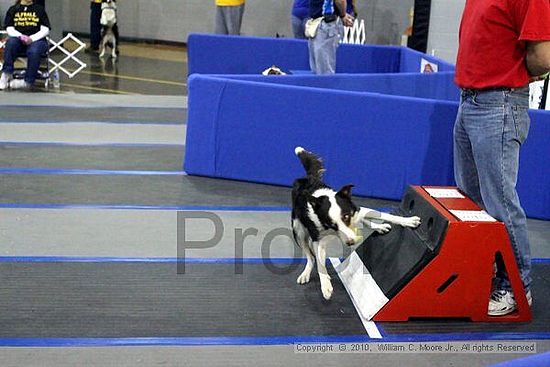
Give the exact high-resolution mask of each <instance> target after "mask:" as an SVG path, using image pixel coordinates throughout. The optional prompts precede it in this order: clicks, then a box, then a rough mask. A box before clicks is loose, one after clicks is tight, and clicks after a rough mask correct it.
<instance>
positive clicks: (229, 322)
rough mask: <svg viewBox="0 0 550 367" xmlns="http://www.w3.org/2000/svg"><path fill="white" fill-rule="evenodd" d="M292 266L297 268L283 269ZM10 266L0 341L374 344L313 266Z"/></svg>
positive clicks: (1, 267) (0, 271) (5, 273)
mask: <svg viewBox="0 0 550 367" xmlns="http://www.w3.org/2000/svg"><path fill="white" fill-rule="evenodd" d="M275 265H276V266H278V267H282V266H285V267H289V266H291V265H292V264H290V263H289V264H286V265H283V264H275ZM234 266H235V265H234V264H186V268H185V274H177V271H176V269H177V266H176V264H175V263H71V262H58V263H25V262H20V263H9V262H8V263H6V262H4V263H1V264H0V278H1V279H2V282H0V294H1V295H2V296H1V297H0V325H2V327H1V328H0V337H2V338H132V337H153V338H154V337H230V336H233V337H272V336H333V335H334V336H342V335H366V332H365V330H364V328H363V326H362V323H361V321H360V319H359V318H358V316H357V313H356V311H355V309H354V307H353V304H352V303H351V300H350V299H349V298H348V296H347V293H346V291H345V289H344V288H343V286H342V284H341V283H340V282H339V281H338V280H337V279H338V277H337V276H335V277H333V279H335V280H334V281H333V285H334V292H335V293H334V296H333V299H332V300H331V301H330V302H326V301H324V299H323V297H322V294H321V292H320V289H319V281H318V277H317V276H313V279H312V281H311V282H310V283H309V284H307V285H303V286H302V285H298V284H296V277H297V275H298V274H299V271H301V268H302V267H303V264H302V263H298V264H294V265H293V267H294V268H293V269H292V270H291V272H290V273H287V274H284V275H278V274H275V273H273V272H271V271H270V270H269V269H268V268H267V267H266V266H264V265H263V264H261V263H259V264H244V265H243V269H242V274H235V267H234Z"/></svg>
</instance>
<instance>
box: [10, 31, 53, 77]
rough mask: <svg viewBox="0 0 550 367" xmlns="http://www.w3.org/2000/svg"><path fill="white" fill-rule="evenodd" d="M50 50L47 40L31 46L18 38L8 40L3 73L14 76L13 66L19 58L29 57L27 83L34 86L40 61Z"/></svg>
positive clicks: (26, 74)
mask: <svg viewBox="0 0 550 367" xmlns="http://www.w3.org/2000/svg"><path fill="white" fill-rule="evenodd" d="M47 50H48V41H46V39H45V38H42V39H41V40H38V41H35V42H33V43H31V44H30V45H28V46H27V45H25V44H24V43H23V42H21V40H20V39H19V38H17V37H10V38H8V42H6V46H5V49H4V66H3V67H2V72H4V73H6V74H13V64H14V63H15V60H16V59H17V57H18V56H21V55H26V56H27V72H26V73H25V81H26V82H27V83H29V84H30V85H33V84H34V81H35V80H36V75H37V74H38V68H39V67H40V59H41V58H42V55H44V54H45V53H46V51H47Z"/></svg>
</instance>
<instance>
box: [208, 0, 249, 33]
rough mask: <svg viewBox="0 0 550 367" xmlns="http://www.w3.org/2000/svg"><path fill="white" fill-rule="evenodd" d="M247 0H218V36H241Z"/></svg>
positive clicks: (216, 31)
mask: <svg viewBox="0 0 550 367" xmlns="http://www.w3.org/2000/svg"><path fill="white" fill-rule="evenodd" d="M244 2H245V0H216V24H215V33H216V34H231V35H237V36H238V35H240V34H241V24H242V21H243V15H244Z"/></svg>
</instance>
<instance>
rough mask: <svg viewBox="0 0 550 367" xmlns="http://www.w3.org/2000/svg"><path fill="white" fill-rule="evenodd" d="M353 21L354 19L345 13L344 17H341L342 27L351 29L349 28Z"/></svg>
mask: <svg viewBox="0 0 550 367" xmlns="http://www.w3.org/2000/svg"><path fill="white" fill-rule="evenodd" d="M354 21H355V18H354V17H353V15H351V14H347V13H346V15H344V16H343V17H342V23H344V25H345V26H346V27H351V26H352V25H353V22H354Z"/></svg>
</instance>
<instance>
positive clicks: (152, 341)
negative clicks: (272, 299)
mask: <svg viewBox="0 0 550 367" xmlns="http://www.w3.org/2000/svg"><path fill="white" fill-rule="evenodd" d="M548 339H550V333H493V334H491V333H462V334H458V333H457V334H429V335H423V334H407V335H395V336H387V337H384V338H382V339H371V338H369V337H368V336H366V335H351V336H343V337H340V336H338V337H336V336H335V337H330V336H327V337H319V336H299V337H258V338H254V337H245V338H243V337H207V338H0V346H2V347H108V346H162V345H166V346H169V345H180V346H199V345H201V346H207V345H292V344H312V343H330V344H332V343H377V344H378V343H388V342H395V343H398V342H442V341H470V340H490V341H499V340H502V341H504V340H548Z"/></svg>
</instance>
